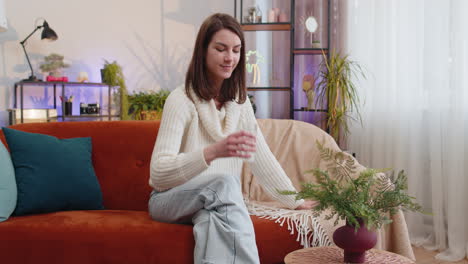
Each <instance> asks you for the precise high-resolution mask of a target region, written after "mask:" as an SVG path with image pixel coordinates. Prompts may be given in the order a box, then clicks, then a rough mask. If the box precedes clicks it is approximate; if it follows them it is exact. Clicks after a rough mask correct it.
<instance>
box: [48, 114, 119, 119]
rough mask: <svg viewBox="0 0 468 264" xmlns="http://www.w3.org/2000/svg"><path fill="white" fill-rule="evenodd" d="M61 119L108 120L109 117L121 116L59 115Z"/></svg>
mask: <svg viewBox="0 0 468 264" xmlns="http://www.w3.org/2000/svg"><path fill="white" fill-rule="evenodd" d="M57 117H59V118H90V117H93V118H108V117H119V115H110V116H109V115H91V114H90V115H65V116H64V115H59V116H57Z"/></svg>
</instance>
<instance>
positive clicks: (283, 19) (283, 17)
mask: <svg viewBox="0 0 468 264" xmlns="http://www.w3.org/2000/svg"><path fill="white" fill-rule="evenodd" d="M278 22H281V23H286V22H288V16H287V15H286V13H285V12H281V13H280V14H279V16H278Z"/></svg>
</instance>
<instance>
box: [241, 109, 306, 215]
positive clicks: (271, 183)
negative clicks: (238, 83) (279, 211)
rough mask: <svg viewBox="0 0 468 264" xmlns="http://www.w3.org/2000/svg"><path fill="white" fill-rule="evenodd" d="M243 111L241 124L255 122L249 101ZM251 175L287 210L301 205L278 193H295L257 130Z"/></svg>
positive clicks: (260, 132) (290, 197)
mask: <svg viewBox="0 0 468 264" xmlns="http://www.w3.org/2000/svg"><path fill="white" fill-rule="evenodd" d="M244 107H245V108H244V109H243V117H242V121H243V122H257V120H256V118H255V115H254V112H253V109H252V106H251V104H250V101H249V100H247V101H246V103H245V105H244ZM250 167H251V169H252V172H253V175H254V176H255V177H256V178H257V179H258V181H259V183H260V184H261V185H262V187H263V188H264V189H265V191H267V192H268V194H270V196H271V197H273V198H274V199H275V200H277V201H279V202H281V203H282V204H284V205H285V206H287V207H288V208H291V209H294V208H296V207H298V206H299V205H301V204H302V203H303V202H304V200H302V199H301V200H297V201H296V199H295V197H294V196H293V195H282V194H280V193H278V191H284V190H288V191H295V190H296V189H295V188H294V186H293V184H292V182H291V180H290V179H289V177H288V176H287V175H286V172H285V171H284V170H283V168H282V167H281V165H280V164H279V162H278V160H277V159H276V157H275V156H274V155H273V153H272V152H271V150H270V147H269V146H268V144H267V143H266V141H265V138H264V137H263V134H262V131H261V130H260V129H259V128H258V129H257V152H256V153H255V160H254V162H252V163H250Z"/></svg>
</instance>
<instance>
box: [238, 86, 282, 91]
mask: <svg viewBox="0 0 468 264" xmlns="http://www.w3.org/2000/svg"><path fill="white" fill-rule="evenodd" d="M289 90H291V88H289V87H247V91H289Z"/></svg>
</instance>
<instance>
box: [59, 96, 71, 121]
mask: <svg viewBox="0 0 468 264" xmlns="http://www.w3.org/2000/svg"><path fill="white" fill-rule="evenodd" d="M60 101H62V104H63V108H62V109H63V115H66V116H69V115H72V113H73V95H72V96H70V97H69V98H67V97H65V98H64V97H62V96H60Z"/></svg>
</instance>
